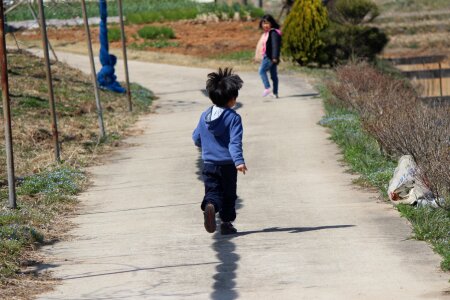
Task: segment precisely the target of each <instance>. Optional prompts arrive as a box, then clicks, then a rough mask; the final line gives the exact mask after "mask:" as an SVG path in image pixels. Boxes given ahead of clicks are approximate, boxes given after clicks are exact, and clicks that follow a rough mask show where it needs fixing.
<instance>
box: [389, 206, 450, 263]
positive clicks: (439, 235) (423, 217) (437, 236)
mask: <svg viewBox="0 0 450 300" xmlns="http://www.w3.org/2000/svg"><path fill="white" fill-rule="evenodd" d="M397 208H398V210H399V211H400V213H401V215H402V216H403V217H405V218H407V219H408V220H409V221H410V222H411V224H412V225H413V230H414V237H415V238H416V239H418V240H421V241H426V242H429V243H431V244H432V245H433V249H434V251H436V252H437V253H439V254H440V255H441V256H442V257H443V258H444V259H443V261H442V262H441V268H442V270H445V271H450V211H448V210H447V211H446V210H444V209H433V208H429V207H423V208H414V207H412V206H410V205H398V206H397Z"/></svg>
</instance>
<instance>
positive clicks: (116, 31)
mask: <svg viewBox="0 0 450 300" xmlns="http://www.w3.org/2000/svg"><path fill="white" fill-rule="evenodd" d="M121 39H122V32H121V31H120V28H117V27H112V28H109V29H108V41H109V42H110V43H111V42H118V41H120V40H121Z"/></svg>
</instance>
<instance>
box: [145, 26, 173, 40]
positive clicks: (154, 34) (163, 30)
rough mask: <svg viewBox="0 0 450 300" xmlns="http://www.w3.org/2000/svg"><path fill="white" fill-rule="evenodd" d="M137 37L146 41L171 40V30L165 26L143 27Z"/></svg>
mask: <svg viewBox="0 0 450 300" xmlns="http://www.w3.org/2000/svg"><path fill="white" fill-rule="evenodd" d="M138 35H139V36H140V37H141V38H143V39H146V40H156V39H173V38H175V33H174V32H173V29H172V28H170V27H165V26H145V27H142V28H141V29H139V30H138Z"/></svg>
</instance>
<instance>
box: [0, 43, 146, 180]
mask: <svg viewBox="0 0 450 300" xmlns="http://www.w3.org/2000/svg"><path fill="white" fill-rule="evenodd" d="M8 60H9V70H10V71H9V79H10V94H11V110H12V128H13V144H14V154H15V165H16V174H17V176H26V175H29V174H31V173H38V172H40V171H41V170H43V169H45V168H46V167H47V166H49V165H50V164H52V163H53V161H54V155H53V150H52V149H53V142H52V135H51V120H50V110H49V104H48V100H47V99H48V94H47V86H46V84H45V71H44V66H43V63H42V61H41V59H39V58H37V57H34V56H32V55H30V54H27V53H25V52H18V51H14V52H10V53H9V55H8ZM52 74H53V79H54V91H55V101H56V109H57V118H58V129H59V137H60V143H61V149H62V159H63V160H64V161H65V162H66V163H69V164H70V165H80V164H81V165H86V164H90V163H92V161H93V160H95V159H96V157H97V155H98V154H101V153H102V152H104V151H105V149H106V148H109V147H115V146H118V145H119V142H117V141H116V140H117V138H118V137H119V136H121V135H122V134H123V133H124V131H125V130H126V129H127V128H128V127H129V126H130V124H132V122H133V120H135V119H136V117H137V114H136V113H135V114H129V113H128V111H127V104H126V98H125V97H124V96H123V95H118V94H115V93H112V92H107V91H101V92H100V99H101V101H102V106H103V111H104V120H105V128H106V131H107V134H108V143H103V144H102V147H99V144H100V139H99V130H98V123H97V114H96V106H95V98H94V93H93V88H92V83H91V81H90V78H89V77H88V76H86V75H85V74H83V73H81V72H80V71H78V70H75V69H73V68H70V67H68V66H67V65H65V64H62V63H54V64H53V65H52ZM144 106H145V104H144V103H142V102H137V106H136V109H137V111H142V110H148V109H147V108H144ZM3 121H4V120H3V119H1V120H0V126H1V127H2V128H3V126H4V123H3ZM0 139H2V140H4V131H3V130H2V131H0ZM4 155H5V153H4V152H3V151H2V152H1V153H0V180H1V179H4V178H5V177H6V174H5V172H6V167H5V159H4Z"/></svg>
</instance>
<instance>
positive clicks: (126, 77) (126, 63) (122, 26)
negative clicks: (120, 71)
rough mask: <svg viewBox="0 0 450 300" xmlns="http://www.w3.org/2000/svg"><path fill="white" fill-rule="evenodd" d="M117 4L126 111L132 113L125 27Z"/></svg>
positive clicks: (119, 2) (121, 12)
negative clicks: (126, 103)
mask: <svg viewBox="0 0 450 300" xmlns="http://www.w3.org/2000/svg"><path fill="white" fill-rule="evenodd" d="M117 3H118V6H119V22H120V31H121V37H122V52H123V64H124V66H125V80H126V83H127V99H128V110H129V111H132V110H133V105H132V103H131V88H130V77H129V74H128V58H127V40H126V37H125V26H124V25H123V9H122V0H117Z"/></svg>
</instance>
